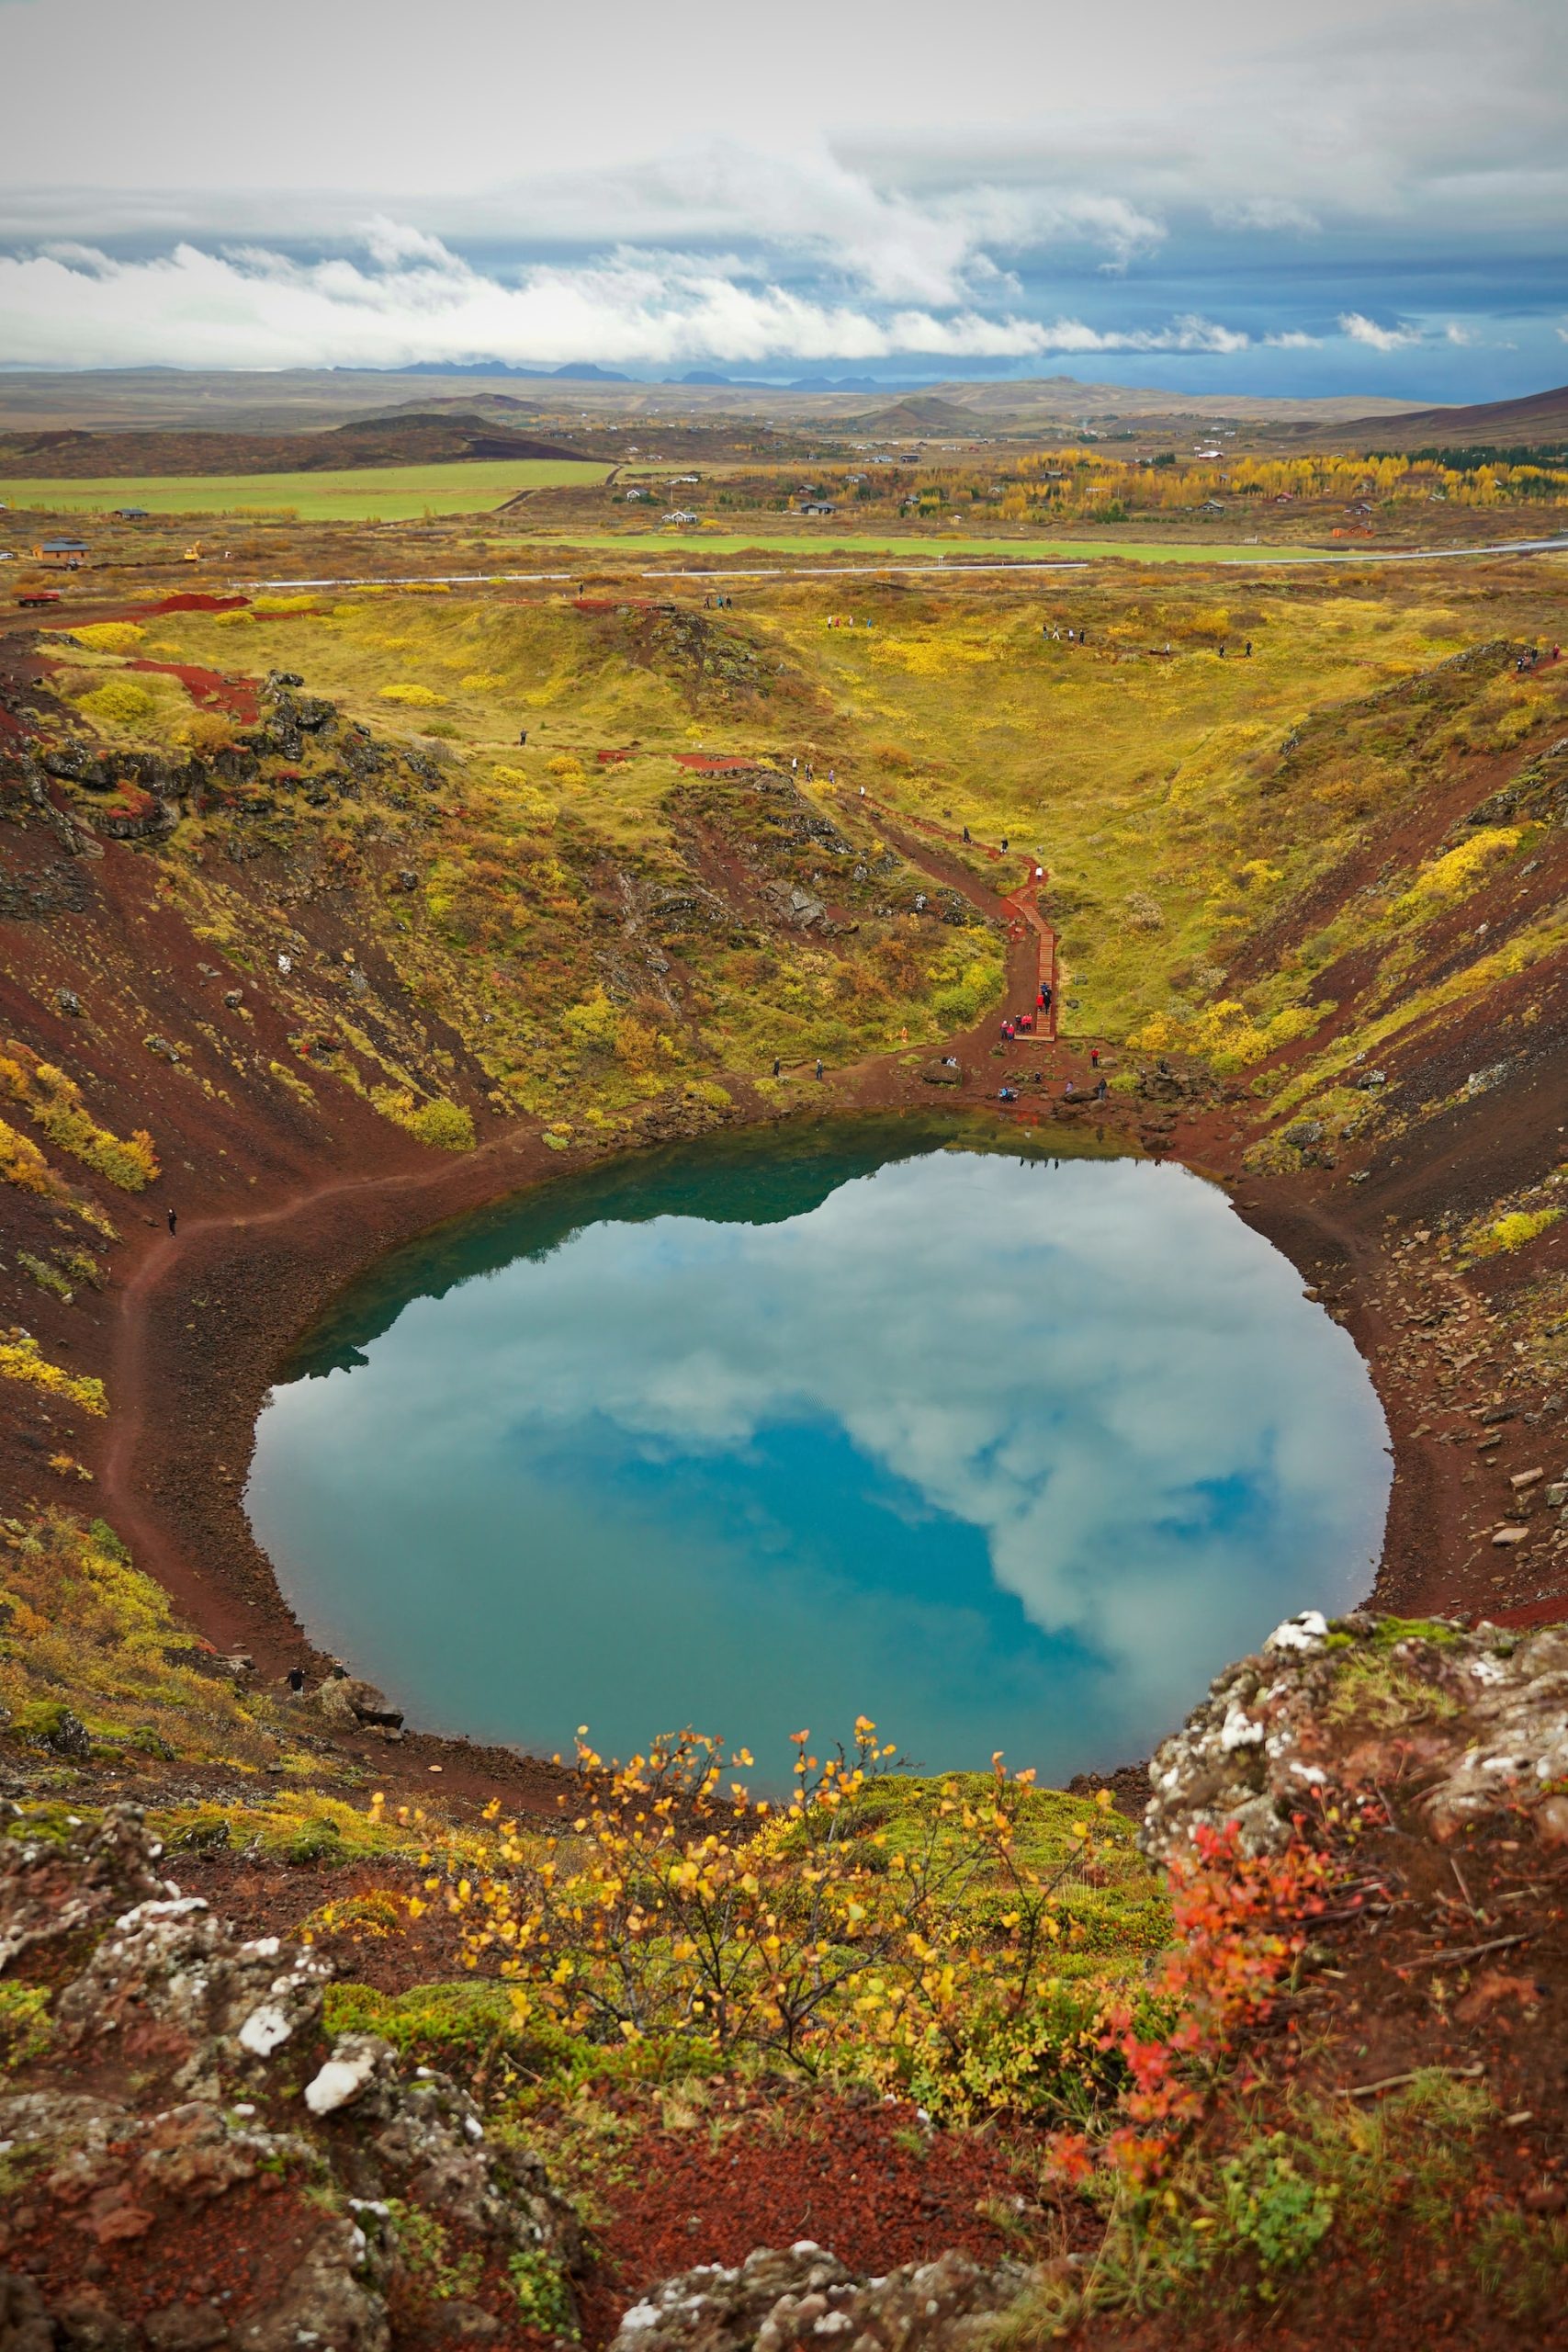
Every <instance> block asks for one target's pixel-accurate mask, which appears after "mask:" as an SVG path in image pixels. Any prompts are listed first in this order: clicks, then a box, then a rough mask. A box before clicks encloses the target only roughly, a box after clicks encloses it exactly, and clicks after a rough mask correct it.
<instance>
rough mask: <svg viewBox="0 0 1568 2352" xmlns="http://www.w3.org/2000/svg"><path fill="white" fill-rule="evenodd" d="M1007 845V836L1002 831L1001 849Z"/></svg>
mask: <svg viewBox="0 0 1568 2352" xmlns="http://www.w3.org/2000/svg"><path fill="white" fill-rule="evenodd" d="M1007 845H1008V837H1007V835H1006V834H1005V833H1004V834H1003V835H1002V847H1003V849H1004V850H1005V849H1006V847H1007Z"/></svg>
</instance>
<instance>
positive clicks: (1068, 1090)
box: [1062, 1078, 1074, 1103]
mask: <svg viewBox="0 0 1568 2352" xmlns="http://www.w3.org/2000/svg"><path fill="white" fill-rule="evenodd" d="M1073 1093H1074V1087H1073V1081H1072V1080H1071V1079H1070V1078H1069V1079H1068V1080H1067V1082H1066V1086H1064V1087H1063V1089H1062V1095H1063V1099H1064V1101H1066V1102H1068V1103H1070V1102H1071V1101H1072V1099H1073Z"/></svg>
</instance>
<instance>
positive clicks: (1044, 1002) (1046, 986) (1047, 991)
mask: <svg viewBox="0 0 1568 2352" xmlns="http://www.w3.org/2000/svg"><path fill="white" fill-rule="evenodd" d="M1040 1010H1041V1012H1050V1010H1051V983H1050V981H1049V980H1042V981H1041V983H1040Z"/></svg>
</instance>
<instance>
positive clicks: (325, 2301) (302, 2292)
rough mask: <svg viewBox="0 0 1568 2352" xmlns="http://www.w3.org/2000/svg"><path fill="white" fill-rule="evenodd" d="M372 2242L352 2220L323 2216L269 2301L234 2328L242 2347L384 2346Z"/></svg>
mask: <svg viewBox="0 0 1568 2352" xmlns="http://www.w3.org/2000/svg"><path fill="white" fill-rule="evenodd" d="M378 2267H379V2266H378V2264H376V2262H375V2258H374V2255H373V2250H372V2246H371V2243H370V2241H369V2239H368V2238H367V2235H366V2233H365V2232H364V2230H362V2229H361V2227H360V2226H359V2223H358V2222H355V2221H351V2220H346V2219H345V2220H341V2221H338V2220H331V2221H327V2222H324V2224H323V2226H322V2228H321V2231H320V2233H319V2234H318V2235H317V2237H316V2239H315V2242H314V2244H313V2245H311V2246H310V2249H309V2251H308V2252H307V2254H306V2256H305V2257H304V2260H303V2261H302V2262H300V2263H299V2264H298V2265H297V2266H296V2267H295V2268H294V2270H293V2271H292V2273H291V2274H290V2275H289V2277H288V2279H287V2280H282V2281H279V2282H277V2283H278V2284H279V2286H280V2287H281V2290H282V2291H281V2292H280V2293H279V2294H278V2295H277V2296H276V2300H275V2301H272V2302H271V2303H270V2304H269V2305H268V2307H267V2308H266V2309H265V2311H263V2312H259V2313H257V2314H255V2315H254V2316H253V2317H249V2318H246V2319H243V2320H242V2321H241V2322H240V2323H239V2324H238V2325H237V2326H236V2327H235V2329H234V2332H233V2340H234V2342H235V2343H236V2344H237V2345H239V2346H241V2347H242V2352H299V2346H301V2345H307V2346H310V2345H314V2346H322V2347H329V2346H330V2352H384V2346H386V2345H387V2344H389V2341H390V2335H389V2330H388V2326H387V2305H386V2300H385V2298H384V2297H383V2296H382V2295H381V2293H380V2292H379V2291H378V2285H377V2284H376V2283H373V2281H375V2280H376V2278H377V2273H378Z"/></svg>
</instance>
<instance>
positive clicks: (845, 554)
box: [532, 530, 1339, 563]
mask: <svg viewBox="0 0 1568 2352" xmlns="http://www.w3.org/2000/svg"><path fill="white" fill-rule="evenodd" d="M532 544H533V545H534V546H535V547H536V548H537V549H538V550H539V552H540V553H541V554H543V553H545V552H546V551H547V550H551V549H553V548H555V547H558V548H560V550H561V552H562V554H563V555H564V554H566V553H568V552H569V551H571V550H573V549H579V548H581V549H584V550H592V551H593V552H595V553H604V552H608V551H610V550H612V549H613V550H614V551H615V553H616V554H617V555H620V556H624V557H625V558H626V560H627V561H628V563H630V562H632V561H634V560H636V558H637V556H639V555H642V554H648V555H662V554H664V553H666V552H667V551H669V550H671V549H674V548H679V549H680V551H681V553H682V555H688V556H691V557H693V558H694V559H695V560H699V561H701V560H705V559H706V558H708V557H710V556H726V557H728V556H737V555H792V556H813V557H824V558H826V559H828V560H829V561H831V560H834V559H836V558H840V557H842V558H845V559H846V560H848V559H853V560H857V561H864V560H865V559H866V558H867V557H868V556H886V559H887V560H888V562H889V563H907V562H908V561H909V560H911V559H912V558H915V557H919V558H921V559H922V560H929V559H930V558H931V557H933V556H943V555H946V556H969V557H976V556H988V557H990V558H991V559H992V560H994V561H996V562H1005V561H1007V560H1011V561H1013V562H1015V563H1026V562H1038V561H1040V560H1041V559H1042V558H1050V557H1053V556H1055V557H1065V558H1066V559H1068V560H1072V561H1076V562H1078V563H1097V562H1099V561H1100V560H1102V559H1103V558H1104V557H1106V556H1119V557H1121V558H1122V559H1123V560H1125V561H1127V562H1129V563H1280V562H1286V561H1290V560H1294V561H1296V562H1297V563H1300V562H1302V561H1303V559H1304V560H1308V561H1314V562H1315V561H1317V560H1319V556H1318V551H1317V550H1316V549H1314V548H1249V547H1242V546H1240V545H1238V544H1237V543H1236V542H1235V541H1234V540H1233V541H1232V542H1231V544H1230V545H1229V546H1228V547H1225V546H1212V545H1203V546H1197V545H1193V544H1191V543H1190V542H1188V541H1185V540H1180V539H1165V540H1159V539H1118V538H1115V537H1112V536H1111V533H1110V532H1106V533H1105V534H1103V535H1102V536H1101V537H1096V538H1092V539H1004V538H999V537H998V538H994V539H976V538H964V537H960V536H959V534H958V533H957V532H956V531H953V532H951V533H945V532H944V533H943V534H942V536H941V537H929V536H928V537H918V538H917V537H911V538H903V537H896V536H892V535H889V534H886V533H885V534H882V535H880V536H878V535H877V534H875V533H873V532H849V533H842V534H840V535H838V536H837V537H829V535H828V534H827V533H826V532H824V533H823V534H822V535H821V536H820V537H818V535H817V534H816V533H809V534H808V533H807V532H805V531H799V532H789V533H787V534H786V533H784V532H777V533H773V532H746V533H744V534H741V533H739V532H734V531H637V532H635V533H634V532H629V531H567V530H563V531H562V532H561V533H560V535H559V537H558V538H553V537H551V538H547V537H543V536H541V537H538V538H536V539H535V540H534V541H533V542H532ZM1335 552H1336V554H1337V553H1338V552H1339V550H1338V549H1336V550H1335ZM1323 553H1324V554H1325V555H1326V553H1327V550H1326V549H1324V550H1323Z"/></svg>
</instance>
